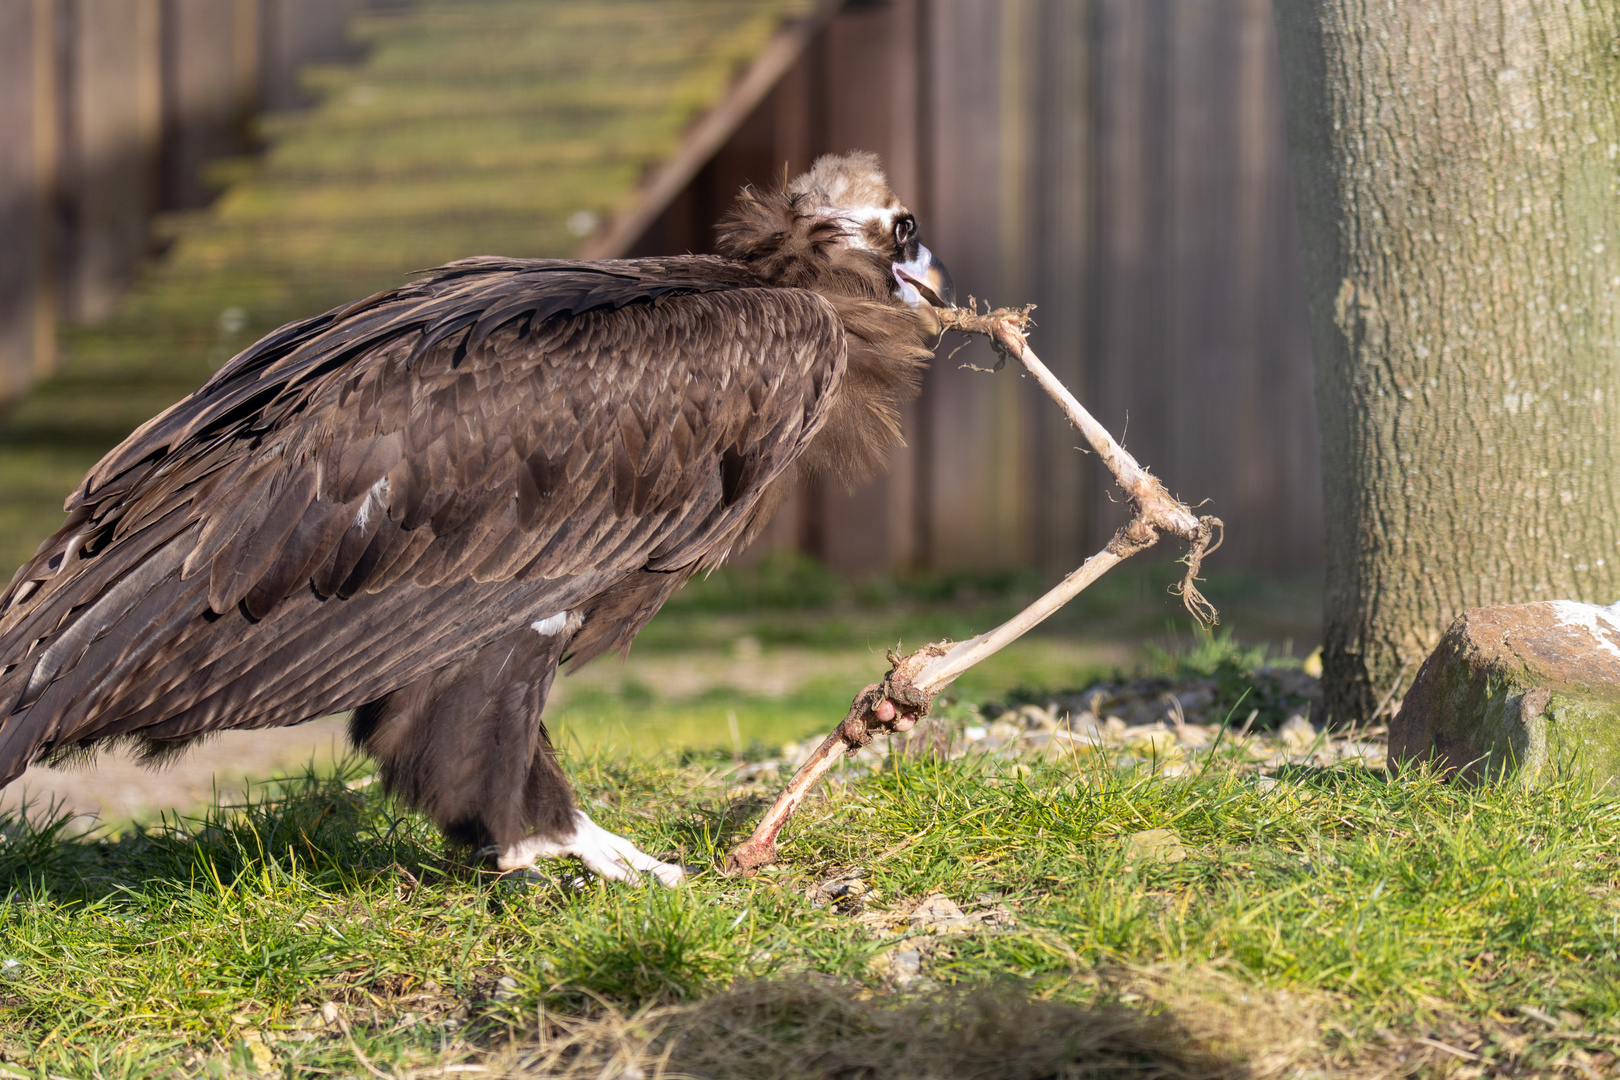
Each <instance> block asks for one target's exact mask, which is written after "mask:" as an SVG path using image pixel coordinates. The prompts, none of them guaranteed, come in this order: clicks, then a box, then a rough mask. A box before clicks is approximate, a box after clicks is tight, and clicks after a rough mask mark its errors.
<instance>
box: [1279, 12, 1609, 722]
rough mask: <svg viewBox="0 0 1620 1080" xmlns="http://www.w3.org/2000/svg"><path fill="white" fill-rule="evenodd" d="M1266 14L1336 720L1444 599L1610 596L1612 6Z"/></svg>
mask: <svg viewBox="0 0 1620 1080" xmlns="http://www.w3.org/2000/svg"><path fill="white" fill-rule="evenodd" d="M1275 14H1276V21H1277V30H1278V39H1279V45H1280V48H1281V50H1282V64H1283V85H1284V92H1285V94H1286V97H1287V101H1286V112H1287V119H1288V136H1289V143H1290V149H1291V154H1292V157H1293V165H1294V176H1295V183H1296V185H1297V199H1298V207H1299V214H1300V223H1301V230H1302V234H1303V238H1304V243H1305V255H1306V268H1307V269H1306V273H1307V280H1306V285H1307V290H1308V292H1309V297H1310V308H1311V311H1310V315H1311V332H1312V339H1311V340H1312V347H1313V349H1314V351H1315V360H1316V378H1317V407H1318V410H1319V412H1320V423H1321V430H1322V451H1323V452H1322V466H1323V486H1324V496H1325V502H1326V526H1327V596H1326V604H1325V616H1326V628H1325V630H1326V632H1325V638H1326V640H1325V642H1324V650H1323V652H1324V655H1323V666H1324V668H1325V676H1324V677H1325V682H1326V685H1325V688H1324V689H1325V692H1326V702H1327V711H1328V712H1329V713H1330V714H1331V717H1332V719H1334V720H1335V721H1337V722H1344V721H1349V720H1354V719H1363V718H1366V717H1368V716H1369V715H1370V714H1371V713H1372V712H1373V711H1374V709H1375V708H1376V707H1377V706H1378V705H1379V704H1380V703H1381V702H1382V701H1384V700H1386V698H1387V696H1388V695H1389V694H1390V692H1391V691H1392V690H1394V691H1395V692H1396V693H1398V687H1399V686H1404V685H1405V684H1406V683H1409V682H1410V681H1411V680H1412V679H1413V677H1415V675H1416V674H1417V669H1418V667H1419V665H1420V664H1421V662H1422V660H1423V658H1424V656H1425V655H1426V654H1427V653H1428V652H1429V650H1430V649H1431V648H1432V647H1433V646H1434V645H1435V643H1436V641H1437V640H1438V638H1439V636H1440V634H1441V633H1442V632H1443V631H1444V630H1445V628H1446V626H1447V625H1448V624H1449V623H1450V622H1451V620H1452V619H1453V618H1454V617H1455V616H1456V615H1457V614H1459V613H1460V612H1461V611H1462V610H1463V609H1464V608H1467V607H1473V606H1478V605H1483V604H1498V603H1514V602H1526V601H1533V600H1550V599H1577V600H1585V601H1589V602H1598V601H1601V602H1603V603H1608V602H1611V601H1614V600H1616V599H1620V504H1617V491H1620V438H1617V437H1620V363H1617V353H1616V350H1617V347H1620V308H1617V303H1620V185H1617V182H1616V181H1617V178H1620V92H1617V85H1620V9H1617V7H1616V6H1615V5H1613V4H1610V3H1606V2H1602V0H1569V2H1563V0H1560V2H1551V3H1550V2H1547V0H1495V2H1493V3H1490V4H1479V3H1475V2H1473V0H1422V2H1411V0H1276V3H1275ZM1394 700H1399V698H1398V697H1395V698H1394Z"/></svg>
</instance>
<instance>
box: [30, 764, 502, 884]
mask: <svg viewBox="0 0 1620 1080" xmlns="http://www.w3.org/2000/svg"><path fill="white" fill-rule="evenodd" d="M355 779H356V766H355V763H354V762H350V763H347V764H345V765H343V766H340V767H339V770H338V772H337V773H336V774H331V775H320V774H317V773H316V772H315V771H314V770H313V769H312V770H310V771H309V772H307V773H305V774H303V775H301V776H297V777H293V778H290V779H284V780H280V781H276V782H274V783H272V784H267V785H263V786H261V787H259V788H257V789H255V790H253V791H250V792H249V793H248V795H247V796H245V797H244V799H243V801H241V802H239V803H225V804H219V803H216V804H215V805H212V806H210V807H208V808H207V810H206V811H204V812H203V813H202V815H201V816H197V817H186V816H183V815H179V814H174V815H165V816H164V817H163V818H162V819H160V821H159V822H158V823H156V824H138V823H137V824H131V825H128V826H126V827H123V828H120V829H118V830H117V831H114V832H111V833H109V832H107V831H105V830H103V829H101V828H99V827H97V826H96V825H95V824H94V823H87V822H86V819H84V818H79V817H75V816H74V815H73V814H71V813H69V812H67V811H65V810H62V809H61V808H59V807H55V806H47V807H44V808H40V807H37V806H25V807H24V808H23V809H22V810H20V811H18V812H16V813H12V814H7V815H5V816H3V817H0V836H3V837H4V843H3V844H0V892H4V893H12V894H20V895H25V896H31V897H34V898H37V899H45V900H51V901H55V902H73V901H96V900H100V899H103V898H106V899H115V898H116V897H117V896H119V895H120V894H128V893H146V894H150V893H152V892H154V891H159V892H161V891H169V890H174V891H178V890H188V889H196V888H198V887H213V888H220V887H225V886H229V885H230V884H231V883H234V882H237V881H239V880H242V879H244V878H249V877H262V876H264V875H266V874H269V875H273V876H280V877H283V878H285V879H286V880H288V881H289V882H301V883H304V884H308V885H311V886H313V887H316V888H319V889H321V890H323V891H340V892H344V891H354V890H356V889H359V888H362V887H363V885H364V883H366V882H369V881H371V880H373V879H375V878H376V877H377V876H378V875H382V874H389V873H398V872H399V871H400V869H401V868H403V869H404V870H405V871H407V872H408V873H410V874H411V875H413V876H414V877H416V878H418V879H419V878H421V877H423V876H424V875H433V876H456V877H459V876H464V875H472V874H476V871H474V870H472V869H471V868H468V867H464V866H458V865H457V863H456V862H455V861H454V860H451V859H447V858H446V856H445V854H444V851H443V844H442V842H441V841H439V839H438V835H437V833H436V832H435V831H434V830H433V829H432V827H431V826H429V825H427V823H426V822H424V821H422V820H420V819H419V818H417V817H416V816H415V815H409V814H407V813H406V812H405V811H403V810H402V809H401V808H399V807H398V806H396V805H395V804H394V803H393V802H392V800H388V799H383V798H377V797H373V796H371V795H370V794H369V793H368V792H364V791H360V790H355V789H354V788H353V787H351V784H353V783H354V781H355Z"/></svg>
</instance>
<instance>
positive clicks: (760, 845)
mask: <svg viewBox="0 0 1620 1080" xmlns="http://www.w3.org/2000/svg"><path fill="white" fill-rule="evenodd" d="M1031 310H1033V308H1030V307H1026V308H1023V309H1021V310H1013V309H1008V308H997V309H995V310H993V311H990V312H987V313H985V314H982V315H981V314H979V313H978V311H977V308H976V305H973V303H972V301H971V300H969V306H968V307H966V308H951V309H947V310H944V311H940V312H937V313H936V314H938V315H939V316H940V317H941V322H942V323H943V325H944V327H945V328H946V329H951V330H960V331H962V332H964V333H979V334H987V335H989V337H990V340H991V342H992V344H993V345H994V346H995V349H996V352H997V354H998V356H999V359H998V360H997V362H996V367H997V368H998V369H999V368H1000V367H1001V366H1002V364H1003V363H1004V362H1005V361H1006V359H1007V358H1008V357H1015V358H1016V359H1017V360H1018V361H1019V362H1020V363H1022V364H1023V365H1024V367H1025V368H1027V369H1028V370H1029V373H1030V374H1031V375H1033V376H1034V377H1035V380H1036V381H1037V382H1038V383H1040V385H1041V388H1042V389H1043V390H1045V391H1046V392H1047V393H1048V394H1050V395H1051V396H1052V398H1053V399H1054V400H1055V401H1056V402H1057V403H1058V404H1059V405H1061V406H1062V407H1063V411H1064V412H1065V413H1067V414H1068V417H1069V420H1070V421H1071V422H1072V423H1073V424H1074V426H1075V427H1077V428H1079V429H1080V432H1081V434H1082V435H1084V436H1085V439H1086V441H1087V442H1088V443H1090V444H1091V448H1092V449H1093V450H1095V451H1096V452H1097V456H1098V457H1100V458H1101V459H1102V462H1103V464H1104V465H1106V466H1107V467H1108V471H1109V472H1111V473H1113V474H1114V479H1115V480H1116V481H1117V482H1118V483H1119V486H1120V488H1121V489H1123V490H1124V492H1125V497H1126V500H1127V502H1128V505H1129V506H1130V509H1131V520H1130V521H1129V522H1128V523H1126V524H1125V525H1124V526H1122V527H1121V528H1120V529H1119V531H1118V532H1116V533H1115V534H1114V536H1113V538H1112V539H1111V540H1109V541H1108V543H1107V545H1106V546H1105V547H1104V548H1103V549H1102V550H1101V551H1099V552H1097V553H1096V554H1095V555H1093V556H1091V558H1089V559H1087V560H1086V561H1085V562H1084V563H1082V564H1081V565H1080V568H1079V569H1078V570H1076V571H1074V572H1073V573H1072V574H1070V575H1069V576H1068V577H1066V578H1064V579H1063V581H1062V582H1060V583H1059V584H1058V585H1057V587H1056V588H1054V589H1052V590H1051V591H1050V592H1048V593H1047V594H1046V595H1044V596H1042V597H1041V598H1040V599H1039V600H1036V601H1035V602H1034V603H1033V604H1031V605H1029V607H1027V608H1025V609H1024V610H1023V611H1020V612H1019V613H1018V614H1017V615H1015V616H1013V617H1012V618H1011V619H1008V620H1007V621H1006V622H1004V623H1002V624H1001V625H1000V626H998V627H996V628H995V629H994V630H991V631H990V632H989V633H986V634H980V635H978V636H977V637H974V638H969V639H968V640H967V641H962V642H956V643H951V642H941V643H938V644H934V645H926V646H924V647H923V648H921V649H918V650H917V651H916V652H914V653H911V654H910V655H908V656H903V657H897V656H895V655H894V654H893V653H890V654H889V662H890V663H891V664H892V665H894V666H893V667H891V668H890V669H889V672H888V674H887V675H885V676H884V678H883V681H882V682H880V683H873V684H872V685H871V686H868V687H867V688H866V689H864V690H862V691H861V692H860V693H859V694H857V695H856V696H855V700H854V701H853V702H852V703H851V704H850V707H849V714H848V715H846V716H845V717H844V719H843V722H842V723H840V724H839V725H838V726H837V727H836V728H834V729H833V731H832V733H831V734H830V735H828V736H827V737H826V738H825V739H823V740H822V743H821V745H820V746H818V747H817V748H816V750H815V753H813V754H811V755H810V757H809V759H808V760H806V761H805V763H804V764H803V765H801V766H800V767H799V771H798V772H797V773H795V774H794V776H793V779H792V780H790V781H788V785H787V788H786V789H785V790H784V791H783V792H782V794H781V795H779V796H777V799H776V802H774V803H773V804H771V808H770V809H769V810H767V811H766V812H765V816H764V817H763V818H761V819H760V822H759V824H758V825H757V826H756V827H755V828H754V831H753V834H752V835H750V836H749V837H748V839H747V840H745V841H743V843H741V844H739V845H738V846H737V847H736V848H735V849H734V850H733V851H732V852H731V855H730V856H729V857H728V858H727V859H726V865H725V869H726V871H727V872H729V873H739V872H740V873H749V872H751V871H753V870H755V869H757V868H758V867H761V866H764V865H765V864H767V863H769V862H771V861H773V860H774V859H775V858H776V837H777V834H778V833H780V832H781V831H782V826H784V825H786V824H787V821H788V819H789V818H790V817H792V816H793V813H794V811H795V810H797V809H798V808H799V804H800V803H802V802H804V800H805V797H806V796H807V795H809V794H810V791H811V789H812V788H814V787H815V785H816V783H817V782H818V781H820V779H821V778H822V777H823V776H825V775H826V774H827V772H828V770H830V769H831V768H832V767H833V766H834V765H836V764H837V763H838V759H839V757H841V756H842V755H844V754H846V753H847V754H854V753H855V752H856V751H858V750H859V749H860V748H861V747H863V746H865V745H866V744H868V743H870V742H871V741H872V738H873V735H874V733H876V732H884V733H892V732H896V731H907V730H909V729H910V728H911V727H912V726H913V725H914V724H916V722H917V721H918V720H919V719H921V718H922V717H924V716H927V715H928V709H929V707H930V706H931V705H932V704H933V702H934V698H935V697H936V696H937V695H938V694H939V692H940V691H941V690H943V689H945V687H947V686H949V685H950V684H951V683H952V682H953V681H954V680H955V679H956V678H957V677H958V676H960V675H961V674H962V673H963V672H964V671H966V670H967V669H968V668H970V667H972V666H973V665H975V664H977V663H979V662H980V661H981V660H983V659H985V658H986V657H988V656H990V655H992V654H993V653H996V652H999V651H1000V650H1001V649H1004V648H1006V647H1007V646H1008V645H1010V644H1012V642H1014V641H1016V640H1017V639H1018V638H1020V637H1022V636H1023V635H1024V634H1025V633H1027V632H1028V631H1029V630H1031V629H1032V628H1034V627H1035V626H1037V625H1038V624H1040V623H1041V622H1043V621H1044V620H1045V619H1046V618H1047V617H1049V616H1050V615H1051V614H1052V613H1053V612H1055V611H1057V609H1058V608H1060V607H1062V606H1063V605H1064V604H1066V603H1068V602H1069V601H1070V600H1072V599H1074V598H1075V597H1076V596H1078V595H1079V594H1080V593H1081V592H1082V591H1083V590H1084V589H1085V588H1086V587H1087V586H1089V585H1090V584H1091V583H1092V582H1094V581H1096V580H1097V579H1098V578H1100V577H1102V576H1103V574H1105V573H1107V572H1108V571H1109V570H1111V569H1112V568H1113V567H1115V566H1117V565H1118V564H1119V563H1121V562H1124V561H1125V560H1126V559H1128V558H1130V557H1131V556H1132V555H1135V554H1136V553H1137V552H1139V551H1145V550H1146V549H1148V548H1150V547H1152V546H1153V545H1154V544H1155V543H1157V542H1158V540H1159V535H1160V533H1166V532H1167V533H1170V534H1171V535H1172V536H1176V537H1179V538H1181V539H1183V540H1185V541H1187V543H1188V545H1189V550H1188V553H1187V557H1186V560H1185V561H1186V563H1187V572H1186V574H1185V575H1184V576H1183V577H1182V580H1181V584H1180V585H1178V586H1176V590H1175V591H1176V592H1178V593H1179V594H1180V596H1181V600H1182V603H1183V604H1185V605H1186V607H1187V610H1188V611H1189V612H1190V613H1191V614H1192V615H1193V617H1194V618H1196V619H1198V620H1199V621H1200V622H1211V623H1212V622H1215V621H1217V618H1218V616H1217V614H1216V611H1215V608H1214V606H1213V605H1211V604H1210V602H1209V601H1208V600H1206V599H1205V598H1204V596H1203V594H1202V593H1200V592H1199V591H1198V585H1197V580H1198V571H1199V568H1200V566H1201V564H1202V562H1203V558H1204V556H1205V555H1208V554H1209V553H1210V552H1212V551H1214V550H1215V549H1216V548H1217V547H1219V546H1220V538H1221V531H1222V525H1221V521H1220V519H1219V518H1214V517H1207V516H1206V517H1199V516H1198V515H1197V514H1194V513H1193V512H1192V510H1190V509H1189V508H1188V507H1187V506H1186V504H1184V503H1182V502H1181V501H1180V500H1178V499H1176V498H1174V497H1173V496H1171V494H1170V493H1169V492H1168V491H1166V490H1165V488H1164V485H1163V484H1161V483H1160V482H1159V480H1158V478H1157V477H1155V476H1154V475H1153V474H1152V473H1150V472H1148V471H1147V470H1146V469H1144V468H1143V467H1142V466H1141V465H1140V464H1138V463H1137V460H1136V459H1135V458H1134V457H1132V456H1131V455H1130V454H1129V453H1127V452H1126V450H1125V448H1124V447H1122V446H1120V445H1119V443H1118V442H1116V441H1115V439H1114V437H1113V436H1112V435H1110V434H1109V433H1108V431H1107V429H1105V428H1104V427H1103V426H1102V425H1101V424H1099V423H1098V422H1097V421H1096V419H1095V418H1094V417H1093V416H1092V415H1091V414H1090V413H1089V412H1087V411H1086V409H1085V406H1083V405H1081V404H1080V402H1079V401H1078V400H1076V398H1075V396H1074V395H1073V394H1071V393H1069V391H1068V388H1067V387H1065V386H1064V385H1063V384H1062V383H1061V382H1059V381H1058V379H1057V377H1056V376H1055V375H1053V374H1052V372H1051V371H1050V370H1048V369H1047V367H1046V365H1045V364H1043V363H1041V360H1040V357H1038V356H1036V355H1035V352H1034V350H1033V349H1031V348H1030V347H1029V342H1028V341H1027V340H1026V339H1025V337H1024V331H1025V330H1026V328H1027V327H1028V325H1029V313H1030V311H1031Z"/></svg>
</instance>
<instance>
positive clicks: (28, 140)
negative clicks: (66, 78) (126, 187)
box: [0, 3, 49, 403]
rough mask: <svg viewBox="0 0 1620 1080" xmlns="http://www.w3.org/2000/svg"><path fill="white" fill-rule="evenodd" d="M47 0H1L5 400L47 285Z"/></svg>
mask: <svg viewBox="0 0 1620 1080" xmlns="http://www.w3.org/2000/svg"><path fill="white" fill-rule="evenodd" d="M44 6H45V5H43V4H38V3H9V4H0V236H3V237H5V238H6V240H5V242H4V243H0V403H4V402H5V401H7V400H9V399H11V398H14V397H16V396H17V395H19V394H21V393H23V391H24V390H26V389H27V387H28V384H29V383H30V382H31V381H32V379H33V376H34V369H35V361H34V353H35V320H36V318H37V317H38V308H39V299H38V295H37V294H39V293H40V292H41V291H42V290H43V285H44V283H43V281H42V279H41V268H42V258H43V253H42V251H41V241H42V240H43V239H44V236H43V235H42V231H41V229H40V222H41V211H42V209H43V208H42V207H41V206H40V204H39V187H38V184H39V180H40V174H41V172H42V170H41V167H40V163H39V161H38V160H37V157H36V155H37V153H38V151H39V149H40V146H39V145H38V142H39V140H38V139H37V137H36V134H35V126H36V124H37V122H38V119H39V116H40V112H41V110H40V109H39V108H38V106H37V104H36V101H35V95H36V93H38V92H39V90H40V89H41V86H42V80H40V79H39V78H37V77H36V71H35V65H36V61H37V52H38V44H37V42H36V34H35V25H36V23H35V20H36V18H37V17H38V16H39V13H40V11H41V9H42V8H43V7H44ZM43 85H44V86H45V87H46V88H48V86H49V83H48V81H43Z"/></svg>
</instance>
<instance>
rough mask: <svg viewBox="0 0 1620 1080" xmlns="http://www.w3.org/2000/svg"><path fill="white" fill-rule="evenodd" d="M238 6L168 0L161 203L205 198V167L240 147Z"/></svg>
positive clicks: (212, 0)
mask: <svg viewBox="0 0 1620 1080" xmlns="http://www.w3.org/2000/svg"><path fill="white" fill-rule="evenodd" d="M238 7H239V5H238V3H236V2H232V3H225V2H223V0H164V5H163V190H162V206H163V208H164V209H168V210H188V209H195V208H197V207H201V206H205V205H207V203H208V202H209V200H210V199H211V198H212V196H213V193H212V191H210V190H209V188H208V186H207V183H206V179H205V177H204V171H203V170H204V167H205V166H206V165H207V163H208V162H209V161H211V160H213V159H215V158H219V157H224V156H227V155H229V154H233V153H237V152H240V150H241V149H242V141H241V131H242V128H241V125H242V121H243V120H244V119H245V117H244V116H243V115H242V112H241V106H242V92H243V86H244V85H245V83H244V82H242V81H240V80H239V79H238V77H237V74H236V68H237V63H236V59H237V56H238V53H239V52H243V51H245V48H246V47H245V46H243V45H241V44H240V43H239V38H238V26H237V23H238V18H237V16H238ZM247 32H248V31H246V30H243V31H242V33H243V34H246V33H247Z"/></svg>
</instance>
